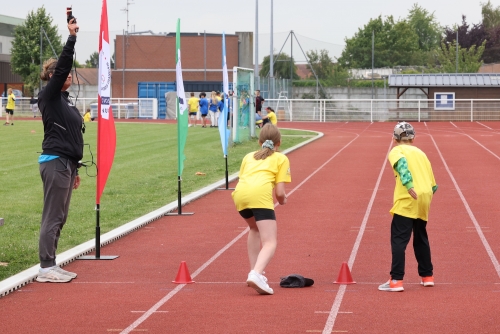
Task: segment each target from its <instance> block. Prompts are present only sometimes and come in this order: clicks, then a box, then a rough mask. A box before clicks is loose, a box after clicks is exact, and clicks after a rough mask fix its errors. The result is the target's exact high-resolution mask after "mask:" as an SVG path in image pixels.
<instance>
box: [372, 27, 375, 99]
mask: <svg viewBox="0 0 500 334" xmlns="http://www.w3.org/2000/svg"><path fill="white" fill-rule="evenodd" d="M374 67H375V30H372V100H373V68H374Z"/></svg>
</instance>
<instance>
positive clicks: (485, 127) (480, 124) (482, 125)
mask: <svg viewBox="0 0 500 334" xmlns="http://www.w3.org/2000/svg"><path fill="white" fill-rule="evenodd" d="M476 123H477V124H479V125H482V126H484V127H485V128H487V129H490V130H493V129H492V128H490V127H489V126H486V125H484V124H483V123H481V122H477V121H476Z"/></svg>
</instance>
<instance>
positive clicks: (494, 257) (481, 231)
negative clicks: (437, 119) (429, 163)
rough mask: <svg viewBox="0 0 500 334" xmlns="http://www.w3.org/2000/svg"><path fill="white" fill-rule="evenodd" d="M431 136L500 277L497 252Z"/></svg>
mask: <svg viewBox="0 0 500 334" xmlns="http://www.w3.org/2000/svg"><path fill="white" fill-rule="evenodd" d="M429 136H430V137H431V139H432V142H433V143H434V146H435V147H436V150H437V151H438V154H439V156H440V157H441V161H443V165H444V167H445V168H446V171H447V172H448V175H449V176H450V178H451V181H452V182H453V185H455V189H456V190H457V192H458V195H459V196H460V199H461V200H462V203H463V204H464V206H465V209H466V210H467V213H468V214H469V217H470V219H471V220H472V223H473V224H474V227H475V228H476V232H477V234H478V235H479V238H480V239H481V242H482V243H483V246H484V248H485V249H486V252H487V253H488V255H489V257H490V260H491V262H492V263H493V266H494V267H495V270H496V272H497V275H498V277H500V264H499V263H498V260H497V258H496V256H495V254H494V253H493V250H492V249H491V247H490V244H489V243H488V240H486V237H485V236H484V233H483V230H482V229H481V226H479V223H478V222H477V220H476V217H475V216H474V213H473V212H472V210H471V208H470V206H469V203H467V200H466V199H465V196H464V194H463V193H462V190H460V187H459V186H458V183H457V181H456V180H455V178H454V177H453V174H452V173H451V171H450V169H449V168H448V164H447V163H446V160H444V157H443V155H442V154H441V151H440V150H439V147H438V146H437V144H436V141H435V140H434V137H433V136H432V135H431V134H430V133H429ZM481 146H482V145H481ZM485 149H486V148H485ZM488 151H489V150H488ZM492 154H493V153H492ZM495 156H496V155H495Z"/></svg>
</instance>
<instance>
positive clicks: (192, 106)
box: [188, 96, 200, 112]
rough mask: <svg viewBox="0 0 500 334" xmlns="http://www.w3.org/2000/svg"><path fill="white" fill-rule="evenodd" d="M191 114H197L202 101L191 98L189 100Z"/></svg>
mask: <svg viewBox="0 0 500 334" xmlns="http://www.w3.org/2000/svg"><path fill="white" fill-rule="evenodd" d="M188 105H189V112H197V111H198V106H199V105H200V99H199V98H197V97H194V96H193V97H190V98H189V100H188Z"/></svg>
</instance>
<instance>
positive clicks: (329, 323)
mask: <svg viewBox="0 0 500 334" xmlns="http://www.w3.org/2000/svg"><path fill="white" fill-rule="evenodd" d="M391 147H392V141H391V144H390V145H389V149H388V150H387V155H389V151H390V150H391ZM387 155H386V157H385V158H384V163H383V164H382V168H381V169H380V173H379V175H378V179H377V183H376V184H375V188H374V189H373V192H372V197H371V198H370V202H369V203H368V206H367V207H366V212H365V216H364V217H363V221H362V223H361V227H360V229H359V233H358V236H357V238H356V241H355V242H354V246H353V248H352V251H351V256H349V262H347V265H348V266H349V268H351V269H352V266H353V264H354V260H355V259H356V255H357V254H358V249H359V245H360V244H361V239H362V238H363V234H364V232H365V228H366V223H367V222H368V217H369V216H370V212H371V210H372V206H373V202H374V201H375V196H376V195H377V191H378V187H379V185H380V181H381V180H382V175H383V174H384V170H385V166H386V164H387ZM346 289H347V285H346V284H341V285H340V287H339V290H338V292H337V295H336V296H335V301H334V302H333V305H332V309H331V310H330V315H329V316H328V319H327V320H326V324H325V328H324V329H323V334H327V333H331V332H332V330H333V326H334V325H335V319H336V318H337V314H338V313H339V309H340V304H341V303H342V299H343V298H344V293H345V290H346Z"/></svg>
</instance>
